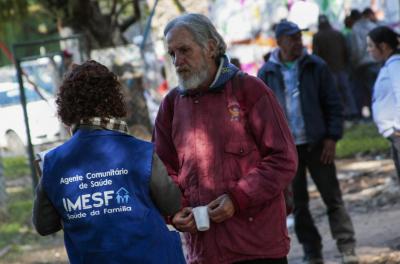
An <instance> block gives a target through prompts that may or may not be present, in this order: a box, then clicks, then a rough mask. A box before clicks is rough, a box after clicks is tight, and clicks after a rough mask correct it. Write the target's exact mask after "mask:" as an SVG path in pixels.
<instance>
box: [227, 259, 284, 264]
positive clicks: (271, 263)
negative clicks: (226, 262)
mask: <svg viewBox="0 0 400 264" xmlns="http://www.w3.org/2000/svg"><path fill="white" fill-rule="evenodd" d="M287 263H288V261H287V258H286V257H284V258H279V259H252V260H245V261H240V262H235V263H234V264H287Z"/></svg>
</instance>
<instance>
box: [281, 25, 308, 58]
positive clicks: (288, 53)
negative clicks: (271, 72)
mask: <svg viewBox="0 0 400 264" xmlns="http://www.w3.org/2000/svg"><path fill="white" fill-rule="evenodd" d="M278 45H279V47H280V49H281V52H282V53H283V54H284V55H285V58H287V59H288V60H289V61H293V60H296V59H297V58H299V57H300V56H301V54H302V53H303V40H302V37H301V32H298V33H296V34H293V35H289V36H281V37H279V39H278Z"/></svg>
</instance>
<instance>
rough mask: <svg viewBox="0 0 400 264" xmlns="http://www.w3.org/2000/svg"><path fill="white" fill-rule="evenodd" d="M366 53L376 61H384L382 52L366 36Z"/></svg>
mask: <svg viewBox="0 0 400 264" xmlns="http://www.w3.org/2000/svg"><path fill="white" fill-rule="evenodd" d="M367 51H368V53H369V54H370V55H371V57H372V58H373V59H374V60H376V61H383V60H385V58H384V54H383V52H382V50H380V49H379V48H378V46H377V45H376V44H375V42H373V41H372V39H371V38H370V37H368V36H367Z"/></svg>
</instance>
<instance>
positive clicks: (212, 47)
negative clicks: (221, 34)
mask: <svg viewBox="0 0 400 264" xmlns="http://www.w3.org/2000/svg"><path fill="white" fill-rule="evenodd" d="M207 50H208V55H207V56H209V57H210V58H212V59H215V57H216V55H217V43H216V42H215V40H213V39H209V40H208V42H207Z"/></svg>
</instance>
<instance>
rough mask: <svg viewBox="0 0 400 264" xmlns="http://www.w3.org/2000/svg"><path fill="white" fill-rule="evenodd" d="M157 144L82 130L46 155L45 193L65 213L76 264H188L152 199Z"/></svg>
mask: <svg viewBox="0 0 400 264" xmlns="http://www.w3.org/2000/svg"><path fill="white" fill-rule="evenodd" d="M152 155H153V145H152V144H151V143H148V142H144V141H141V140H138V139H136V138H134V137H131V136H129V135H126V134H122V133H119V132H115V131H109V130H87V129H79V130H78V131H77V132H76V133H75V134H74V136H73V137H72V138H71V139H70V140H69V141H67V142H66V143H64V144H63V145H61V146H60V147H58V148H56V149H54V150H52V151H50V152H49V153H47V154H46V156H45V160H44V167H43V179H42V183H43V188H44V190H45V192H46V193H47V195H48V198H49V199H50V201H51V202H52V204H53V205H54V207H55V208H56V209H57V211H58V213H59V214H60V216H61V218H62V221H63V226H64V241H65V247H66V249H67V253H68V257H69V260H70V262H71V263H72V264H75V263H96V264H101V263H104V264H110V263H111V264H112V263H121V264H126V263H140V264H142V263H143V264H146V263H157V264H160V263H168V264H169V263H171V264H176V263H185V260H184V257H183V253H182V246H181V242H180V238H179V235H178V233H177V232H171V231H169V230H168V228H167V227H166V225H165V222H164V220H163V218H162V216H161V215H160V213H159V211H158V210H157V209H156V207H155V206H154V204H153V202H152V200H151V198H150V191H149V190H150V189H149V182H150V176H151V168H152Z"/></svg>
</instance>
